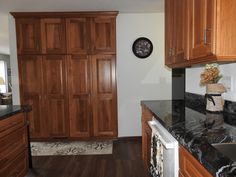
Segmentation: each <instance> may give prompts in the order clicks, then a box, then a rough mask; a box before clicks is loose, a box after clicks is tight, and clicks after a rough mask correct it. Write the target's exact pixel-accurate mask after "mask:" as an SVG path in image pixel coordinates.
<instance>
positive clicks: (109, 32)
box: [91, 17, 116, 54]
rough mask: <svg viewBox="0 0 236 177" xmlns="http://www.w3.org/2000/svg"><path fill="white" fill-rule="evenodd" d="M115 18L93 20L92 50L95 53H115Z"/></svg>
mask: <svg viewBox="0 0 236 177" xmlns="http://www.w3.org/2000/svg"><path fill="white" fill-rule="evenodd" d="M115 20H116V19H115V17H113V18H111V17H97V18H94V19H93V20H92V23H91V31H92V41H93V42H92V44H93V46H92V50H93V53H95V54H96V53H100V52H103V53H104V52H105V53H109V54H114V53H115V51H116V50H115V49H116V46H115V44H116V43H115V34H116V32H115V29H116V26H115V24H116V23H115Z"/></svg>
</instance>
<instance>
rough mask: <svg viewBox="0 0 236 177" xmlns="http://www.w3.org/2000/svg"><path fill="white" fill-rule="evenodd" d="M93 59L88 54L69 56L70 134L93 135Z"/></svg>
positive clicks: (79, 135) (77, 135)
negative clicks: (91, 66) (91, 70)
mask: <svg viewBox="0 0 236 177" xmlns="http://www.w3.org/2000/svg"><path fill="white" fill-rule="evenodd" d="M90 65H91V60H90V57H89V56H88V55H72V56H69V58H68V86H69V87H68V88H69V105H70V106H69V116H70V136H71V137H90V136H91V120H92V119H91V118H92V113H91V110H92V109H91V74H90V73H91V72H90Z"/></svg>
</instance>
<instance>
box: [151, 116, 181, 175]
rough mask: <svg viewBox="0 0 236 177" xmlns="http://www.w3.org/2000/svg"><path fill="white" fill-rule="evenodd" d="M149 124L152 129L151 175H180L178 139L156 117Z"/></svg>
mask: <svg viewBox="0 0 236 177" xmlns="http://www.w3.org/2000/svg"><path fill="white" fill-rule="evenodd" d="M148 124H149V126H150V127H151V129H152V140H151V162H150V172H151V175H152V176H153V177H178V176H179V174H178V173H179V151H178V149H179V146H178V141H177V140H176V139H175V138H174V137H173V136H172V135H171V134H170V133H169V132H168V131H167V130H166V129H165V128H164V127H163V126H162V125H161V124H160V123H159V122H158V121H157V120H156V119H155V118H153V119H152V121H149V122H148Z"/></svg>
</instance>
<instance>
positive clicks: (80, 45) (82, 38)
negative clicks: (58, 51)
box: [66, 17, 90, 54]
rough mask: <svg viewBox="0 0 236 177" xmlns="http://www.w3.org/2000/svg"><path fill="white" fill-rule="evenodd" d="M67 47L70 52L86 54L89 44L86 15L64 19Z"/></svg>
mask: <svg viewBox="0 0 236 177" xmlns="http://www.w3.org/2000/svg"><path fill="white" fill-rule="evenodd" d="M66 28H67V48H68V53H71V54H87V52H88V50H89V48H90V46H89V44H90V41H89V40H90V37H89V34H90V28H89V22H88V20H87V18H86V17H81V18H69V19H67V20H66Z"/></svg>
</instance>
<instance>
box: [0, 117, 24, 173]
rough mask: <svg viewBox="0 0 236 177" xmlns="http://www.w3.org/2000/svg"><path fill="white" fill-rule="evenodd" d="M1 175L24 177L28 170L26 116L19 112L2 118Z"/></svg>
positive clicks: (0, 137) (0, 124)
mask: <svg viewBox="0 0 236 177" xmlns="http://www.w3.org/2000/svg"><path fill="white" fill-rule="evenodd" d="M0 127H1V129H0V176H3V177H12V176H17V177H24V176H25V175H26V173H27V171H28V148H27V146H28V140H27V127H26V116H25V114H24V113H18V114H15V115H12V116H10V117H8V118H5V119H2V120H0Z"/></svg>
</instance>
